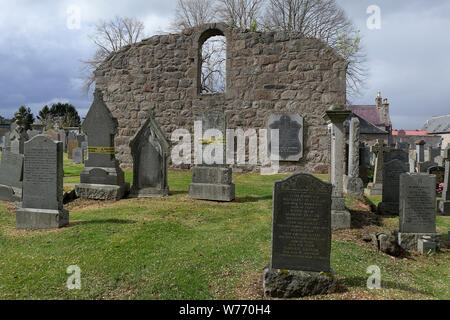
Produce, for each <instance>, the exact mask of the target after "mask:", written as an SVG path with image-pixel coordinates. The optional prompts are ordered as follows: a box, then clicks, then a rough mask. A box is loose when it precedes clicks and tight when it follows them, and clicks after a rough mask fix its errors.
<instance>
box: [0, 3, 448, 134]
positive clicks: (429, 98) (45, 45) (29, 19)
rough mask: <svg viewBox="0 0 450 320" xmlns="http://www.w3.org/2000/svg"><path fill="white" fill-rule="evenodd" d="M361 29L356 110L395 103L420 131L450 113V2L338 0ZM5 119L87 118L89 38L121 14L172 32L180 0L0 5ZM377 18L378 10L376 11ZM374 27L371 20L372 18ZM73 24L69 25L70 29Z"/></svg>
mask: <svg viewBox="0 0 450 320" xmlns="http://www.w3.org/2000/svg"><path fill="white" fill-rule="evenodd" d="M338 2H339V4H341V6H342V7H343V8H344V9H345V11H346V12H347V14H348V16H349V17H350V18H351V19H352V20H353V22H354V23H355V24H356V25H357V26H358V28H359V29H360V30H361V34H362V36H363V46H364V47H365V50H366V52H367V57H368V62H367V68H368V70H369V77H368V80H367V84H366V88H364V89H363V90H362V91H361V95H360V96H359V97H355V98H353V99H352V102H353V103H354V104H374V103H375V97H376V94H377V91H378V90H381V93H382V96H383V98H388V99H389V102H390V111H391V118H392V122H393V126H394V128H397V129H417V128H420V127H422V125H423V124H424V123H425V121H426V120H427V119H428V118H430V117H432V116H437V115H444V114H450V80H449V75H450V35H449V33H450V1H448V0H432V1H424V0H395V1H393V0H379V1H374V0H368V1H366V0H338ZM0 5H1V6H0V115H2V116H4V117H8V118H9V117H11V116H12V115H13V114H14V112H15V111H17V109H18V107H19V106H21V105H26V106H29V107H31V109H32V111H33V112H34V113H35V114H37V112H38V111H39V110H40V109H41V108H42V107H43V106H44V105H46V104H47V105H51V104H52V103H54V102H59V101H60V102H70V103H71V104H73V105H74V106H75V107H77V109H78V110H79V113H80V114H81V115H85V114H86V113H87V111H88V108H89V106H90V104H91V99H92V96H89V97H88V96H86V95H84V94H83V93H82V83H83V78H82V73H81V68H82V63H81V62H80V61H81V60H84V59H88V58H89V57H90V56H91V55H92V54H93V52H94V51H95V47H94V46H93V45H92V43H91V42H90V40H89V38H88V35H89V34H91V33H92V28H93V25H94V24H95V23H96V22H98V21H99V20H100V19H110V18H113V17H114V16H116V15H120V16H129V17H137V18H139V19H141V20H142V21H144V22H145V25H146V34H147V35H148V36H151V35H154V34H158V33H161V32H162V31H167V30H168V25H169V23H170V21H171V19H172V15H173V13H174V9H175V6H176V0H167V1H160V0H128V1H123V0H90V1H88V0H39V1H35V0H16V1H13V0H0ZM372 5H376V6H378V7H379V8H380V13H381V20H380V22H381V29H369V28H368V25H367V20H368V19H369V18H370V17H371V16H372V14H368V13H367V9H368V7H369V6H372ZM71 6H77V7H79V8H80V9H81V28H80V29H73V28H72V29H71V28H68V21H69V22H70V21H73V20H70V19H68V18H69V15H68V10H69V8H70V7H71ZM372 12H373V11H372ZM370 21H373V20H372V19H371V20H370ZM69 25H70V24H69Z"/></svg>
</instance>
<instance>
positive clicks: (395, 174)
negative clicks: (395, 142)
mask: <svg viewBox="0 0 450 320" xmlns="http://www.w3.org/2000/svg"><path fill="white" fill-rule="evenodd" d="M407 172H409V163H407V162H403V161H401V160H398V159H394V160H391V161H389V162H387V163H385V164H384V167H383V197H382V202H381V203H380V204H379V205H378V213H379V214H385V215H398V214H399V194H400V175H401V174H402V173H407Z"/></svg>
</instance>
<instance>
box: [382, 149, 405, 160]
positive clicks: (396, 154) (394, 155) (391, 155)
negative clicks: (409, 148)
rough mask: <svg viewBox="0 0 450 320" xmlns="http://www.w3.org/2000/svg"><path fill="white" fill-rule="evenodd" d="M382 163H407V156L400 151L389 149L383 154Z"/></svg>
mask: <svg viewBox="0 0 450 320" xmlns="http://www.w3.org/2000/svg"><path fill="white" fill-rule="evenodd" d="M383 157H384V163H388V162H390V161H392V160H396V159H397V160H400V161H402V162H406V163H409V154H408V152H406V151H404V150H400V149H390V150H389V151H388V152H385V153H384V154H383Z"/></svg>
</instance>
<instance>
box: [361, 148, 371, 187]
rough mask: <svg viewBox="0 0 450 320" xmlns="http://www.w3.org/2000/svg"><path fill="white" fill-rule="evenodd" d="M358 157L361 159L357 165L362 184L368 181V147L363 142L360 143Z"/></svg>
mask: <svg viewBox="0 0 450 320" xmlns="http://www.w3.org/2000/svg"><path fill="white" fill-rule="evenodd" d="M359 155H360V156H359V157H360V159H361V161H360V163H361V164H360V166H359V177H360V178H361V180H362V181H363V184H364V185H367V184H368V183H369V177H368V170H369V169H370V167H371V165H370V148H368V147H366V146H365V145H364V143H361V144H360V147H359Z"/></svg>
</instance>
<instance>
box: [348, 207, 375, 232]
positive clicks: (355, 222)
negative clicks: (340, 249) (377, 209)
mask: <svg viewBox="0 0 450 320" xmlns="http://www.w3.org/2000/svg"><path fill="white" fill-rule="evenodd" d="M348 211H349V212H350V215H351V229H362V228H364V227H366V226H378V227H379V226H382V221H381V217H380V216H378V215H376V214H375V213H373V212H367V211H360V210H350V209H349V210H348Z"/></svg>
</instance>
